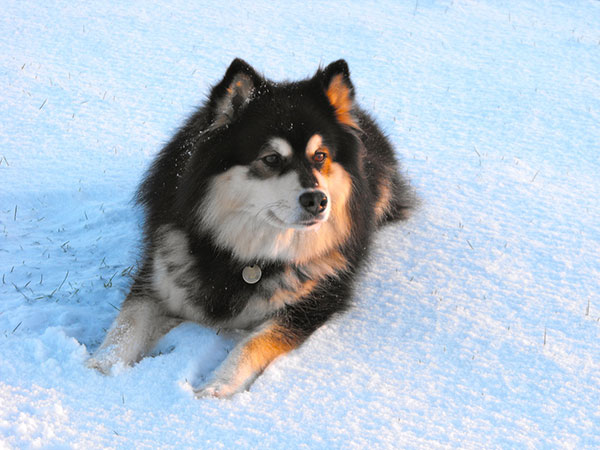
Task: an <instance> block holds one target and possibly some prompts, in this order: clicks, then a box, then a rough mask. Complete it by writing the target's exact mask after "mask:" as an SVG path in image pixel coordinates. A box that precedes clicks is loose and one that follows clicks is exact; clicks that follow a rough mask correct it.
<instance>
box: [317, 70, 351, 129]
mask: <svg viewBox="0 0 600 450" xmlns="http://www.w3.org/2000/svg"><path fill="white" fill-rule="evenodd" d="M320 75H321V79H322V83H323V89H324V90H325V95H326V96H327V99H328V100H329V103H330V104H331V106H333V109H334V111H335V116H336V118H337V120H338V122H340V123H343V124H344V125H348V126H350V127H352V128H356V129H357V130H358V129H360V127H359V126H358V123H357V120H356V118H355V117H354V114H353V113H354V86H353V85H352V82H351V81H350V70H349V69H348V64H347V63H346V61H344V60H343V59H339V60H337V61H335V62H332V63H331V64H329V65H328V66H327V67H325V69H323V71H321V73H320Z"/></svg>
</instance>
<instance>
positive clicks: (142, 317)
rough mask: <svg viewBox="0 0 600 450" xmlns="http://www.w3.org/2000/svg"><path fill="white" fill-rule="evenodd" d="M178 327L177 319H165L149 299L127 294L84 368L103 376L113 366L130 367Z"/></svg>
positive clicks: (163, 314)
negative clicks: (100, 343) (115, 317)
mask: <svg viewBox="0 0 600 450" xmlns="http://www.w3.org/2000/svg"><path fill="white" fill-rule="evenodd" d="M180 323H181V319H178V318H174V317H169V316H167V315H165V313H164V311H163V310H162V308H161V307H160V306H159V305H158V304H157V303H156V302H155V300H154V299H153V298H151V297H146V296H141V295H139V294H130V296H129V297H128V298H127V299H125V301H124V302H123V306H122V308H121V312H120V313H119V315H118V316H117V319H116V320H115V322H114V323H113V325H112V326H111V328H110V330H109V331H108V334H107V335H106V338H105V339H104V342H103V343H102V345H101V346H100V347H99V348H98V350H96V352H95V353H94V354H93V355H92V356H91V357H90V358H89V359H88V360H87V362H86V364H87V366H88V367H90V368H93V369H97V370H98V371H100V372H101V373H103V374H107V373H108V372H110V369H111V367H112V366H113V365H115V364H116V363H123V364H124V365H132V364H133V363H136V362H138V361H139V360H140V359H141V358H142V356H144V354H146V353H147V352H148V351H149V350H151V349H152V347H153V346H154V344H156V342H157V341H158V340H159V339H160V338H161V337H162V336H164V335H165V334H166V333H167V332H169V330H171V329H172V328H173V327H175V326H177V325H179V324H180Z"/></svg>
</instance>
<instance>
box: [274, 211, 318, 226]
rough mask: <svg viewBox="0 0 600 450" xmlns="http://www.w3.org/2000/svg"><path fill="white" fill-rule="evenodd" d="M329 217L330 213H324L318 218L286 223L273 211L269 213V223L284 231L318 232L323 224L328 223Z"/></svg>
mask: <svg viewBox="0 0 600 450" xmlns="http://www.w3.org/2000/svg"><path fill="white" fill-rule="evenodd" d="M328 217H329V214H328V211H324V212H322V213H320V214H318V215H316V216H310V217H302V218H301V219H300V220H298V221H295V222H286V221H284V220H281V219H280V218H279V217H277V215H276V214H275V213H274V212H273V211H268V212H267V218H268V219H269V222H270V223H271V224H273V225H275V226H276V227H278V228H283V229H286V230H287V229H290V228H293V229H296V230H316V229H318V228H319V227H320V226H321V225H322V224H323V222H326V221H327V219H328Z"/></svg>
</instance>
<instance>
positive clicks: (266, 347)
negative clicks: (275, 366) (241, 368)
mask: <svg viewBox="0 0 600 450" xmlns="http://www.w3.org/2000/svg"><path fill="white" fill-rule="evenodd" d="M298 345H299V342H298V339H296V338H294V337H293V336H290V335H289V332H288V331H287V330H286V329H285V328H283V327H280V326H277V325H272V326H270V327H269V328H267V329H266V330H265V331H264V332H263V333H261V334H259V335H257V336H255V337H253V338H252V339H250V340H249V341H248V342H246V344H245V345H244V348H243V350H242V360H243V361H244V363H245V364H249V365H250V368H251V370H252V371H253V372H254V373H258V372H262V371H263V370H264V369H265V368H266V367H267V366H268V365H269V364H270V363H271V362H272V361H273V360H274V359H275V358H277V357H278V356H281V355H283V354H285V353H288V352H289V351H290V350H293V349H294V348H296V347H297V346H298Z"/></svg>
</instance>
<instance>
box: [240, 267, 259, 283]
mask: <svg viewBox="0 0 600 450" xmlns="http://www.w3.org/2000/svg"><path fill="white" fill-rule="evenodd" d="M261 277H262V270H260V267H259V266H258V264H254V265H253V266H246V267H244V270H242V278H243V279H244V281H245V282H246V283H248V284H256V283H258V282H259V281H260V278H261Z"/></svg>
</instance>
